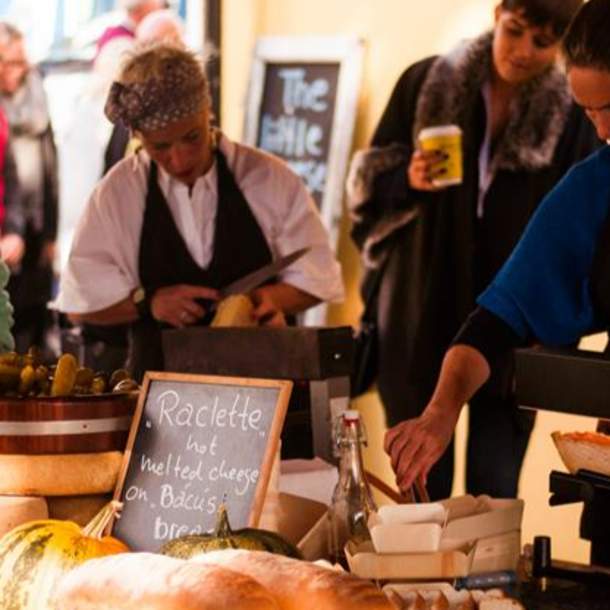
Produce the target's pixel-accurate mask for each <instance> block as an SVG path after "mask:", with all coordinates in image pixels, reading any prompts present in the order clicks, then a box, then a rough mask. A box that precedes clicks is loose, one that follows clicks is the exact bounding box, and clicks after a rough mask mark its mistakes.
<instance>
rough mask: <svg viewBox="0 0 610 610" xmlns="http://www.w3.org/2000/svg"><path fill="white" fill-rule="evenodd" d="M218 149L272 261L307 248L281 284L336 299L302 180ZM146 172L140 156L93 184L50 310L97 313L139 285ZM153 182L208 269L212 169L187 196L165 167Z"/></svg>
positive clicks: (329, 255)
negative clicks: (259, 231) (269, 252)
mask: <svg viewBox="0 0 610 610" xmlns="http://www.w3.org/2000/svg"><path fill="white" fill-rule="evenodd" d="M219 146H220V149H221V151H222V152H223V153H224V155H225V157H226V159H227V165H228V167H229V169H230V171H231V172H232V173H233V176H234V178H235V181H236V183H237V184H238V186H239V188H240V189H241V191H242V193H243V195H244V197H245V198H246V201H247V202H248V204H249V205H250V208H251V210H252V213H253V214H254V217H255V218H256V220H257V221H258V224H259V225H260V228H261V230H262V232H263V235H264V236H265V238H266V240H267V243H268V245H269V248H270V250H271V253H272V255H273V257H274V258H278V257H281V256H285V255H286V254H289V253H290V252H293V251H294V250H298V249H300V248H303V247H310V248H311V249H310V251H309V252H308V253H307V254H306V255H305V256H303V257H302V258H300V259H299V260H298V261H296V262H295V263H293V264H292V265H291V266H290V267H288V268H287V269H286V270H284V271H283V272H282V273H281V274H280V279H281V281H283V282H286V283H288V284H291V285H293V286H295V287H296V288H300V289H301V290H303V291H305V292H307V293H309V294H312V295H313V296H315V297H317V298H319V299H321V300H322V301H339V300H341V299H342V298H343V296H344V289H343V281H342V277H341V268H340V266H339V263H338V262H337V259H336V257H335V255H334V253H333V251H332V249H331V247H330V244H329V239H328V234H327V232H326V230H325V228H324V226H323V225H322V221H321V219H320V216H319V214H318V211H317V209H316V206H315V203H314V201H313V199H312V198H311V196H310V195H309V193H308V192H307V190H306V188H305V186H304V184H303V183H302V181H301V179H300V178H299V177H298V176H297V175H296V174H294V173H293V172H292V171H291V170H290V169H289V168H288V166H287V165H286V164H285V163H284V162H283V161H281V160H279V159H277V158H276V157H273V156H271V155H268V154H266V153H264V152H262V151H260V150H257V149H253V148H250V147H247V146H242V145H240V144H236V143H234V142H231V141H230V140H229V139H228V138H226V137H225V136H221V137H220V141H219ZM149 167H150V158H149V157H148V155H147V154H146V153H145V152H144V151H140V152H139V153H138V154H135V155H132V156H131V157H129V158H127V159H125V160H123V161H121V162H120V163H118V164H117V165H116V166H115V167H114V168H113V169H112V170H111V171H110V172H109V174H108V175H107V176H106V177H104V179H102V180H101V182H100V183H99V184H98V185H97V187H96V188H95V190H94V192H93V194H92V196H91V199H90V201H89V204H88V206H87V208H86V209H85V211H84V213H83V215H82V217H81V219H80V222H79V224H78V227H77V229H76V233H75V236H74V240H73V243H72V249H71V251H70V256H69V258H68V262H67V265H66V268H65V269H64V270H63V271H62V273H61V277H60V290H59V295H58V296H57V299H56V300H55V302H54V304H53V306H54V307H55V308H57V309H59V310H60V311H64V312H67V313H90V312H94V311H99V310H101V309H105V308H107V307H109V306H111V305H114V304H115V303H118V302H119V301H122V300H123V299H125V298H127V296H128V295H129V294H130V293H131V292H132V291H133V290H134V289H135V288H137V287H138V286H139V285H140V280H139V274H138V256H139V249H140V235H141V232H142V223H143V216H144V207H145V201H146V194H147V181H148V172H149ZM158 180H159V186H160V188H161V191H162V192H163V195H164V196H165V198H166V200H167V203H168V205H169V208H170V210H171V213H172V216H173V217H174V221H175V223H176V226H177V227H178V230H179V231H180V233H181V235H182V236H183V238H184V241H185V243H186V244H187V247H188V249H189V251H190V253H191V255H192V257H193V259H194V260H195V261H196V262H197V264H199V265H200V266H201V267H202V268H206V267H207V266H208V265H209V264H210V261H211V259H212V254H213V251H214V228H215V219H216V211H217V208H218V191H217V184H218V182H217V171H216V164H214V165H213V167H212V168H211V169H210V170H209V171H208V172H207V173H206V174H205V175H204V176H201V177H200V178H198V179H197V181H196V182H195V184H194V185H193V187H192V189H191V190H190V192H189V188H188V187H187V186H186V185H184V184H183V183H181V182H179V181H178V180H176V179H175V178H172V177H171V176H170V175H169V174H167V173H166V172H164V171H163V169H162V168H159V178H158ZM239 247H240V244H235V248H236V249H238V248H239ZM168 255H169V256H171V253H168Z"/></svg>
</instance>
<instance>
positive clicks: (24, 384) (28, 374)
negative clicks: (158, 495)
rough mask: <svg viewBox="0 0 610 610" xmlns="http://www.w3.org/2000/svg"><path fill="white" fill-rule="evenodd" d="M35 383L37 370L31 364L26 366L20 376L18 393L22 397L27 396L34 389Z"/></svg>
mask: <svg viewBox="0 0 610 610" xmlns="http://www.w3.org/2000/svg"><path fill="white" fill-rule="evenodd" d="M35 383H36V370H35V369H34V367H33V366H32V365H31V364H26V365H25V366H24V367H23V368H22V369H21V374H20V375H19V389H18V390H17V392H18V393H19V395H20V396H27V395H28V394H29V393H30V392H31V391H32V389H33V388H34V384H35Z"/></svg>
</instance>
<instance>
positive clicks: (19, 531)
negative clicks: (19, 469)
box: [0, 502, 129, 610]
mask: <svg viewBox="0 0 610 610" xmlns="http://www.w3.org/2000/svg"><path fill="white" fill-rule="evenodd" d="M120 506H121V504H120V503H119V502H110V503H109V504H107V505H106V506H105V507H104V508H103V509H102V510H101V511H100V512H99V513H98V514H97V515H96V516H95V517H94V518H93V519H92V520H91V522H90V523H89V524H88V525H87V526H85V527H84V528H81V527H80V526H79V525H77V524H76V523H73V522H72V521H59V520H55V519H45V520H40V521H30V522H28V523H24V524H22V525H19V526H18V527H16V528H15V529H13V530H11V531H10V532H8V533H6V534H5V535H4V536H3V537H2V539H0V608H2V609H3V610H4V609H6V610H8V609H10V610H51V609H52V608H54V607H53V605H52V604H51V601H50V600H51V595H52V594H53V590H54V588H55V586H56V585H57V583H58V581H59V580H60V578H61V577H62V576H63V575H64V574H65V573H66V572H68V571H70V570H71V569H72V568H74V567H76V566H78V565H80V564H82V563H85V561H87V560H89V559H93V558H94V557H103V556H105V555H114V554H116V553H124V552H127V551H129V549H128V548H127V547H126V546H125V545H124V544H123V543H122V542H120V541H119V540H117V539H116V538H112V537H110V536H105V537H102V533H103V531H104V529H105V528H106V526H107V525H108V523H109V521H110V519H111V518H112V517H114V516H115V515H116V514H117V512H118V510H119V508H120Z"/></svg>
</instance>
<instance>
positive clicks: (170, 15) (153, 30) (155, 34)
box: [136, 9, 184, 44]
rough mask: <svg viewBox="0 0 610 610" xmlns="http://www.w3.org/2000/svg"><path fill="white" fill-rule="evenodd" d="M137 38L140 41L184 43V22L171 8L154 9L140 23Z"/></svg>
mask: <svg viewBox="0 0 610 610" xmlns="http://www.w3.org/2000/svg"><path fill="white" fill-rule="evenodd" d="M136 40H137V41H138V42H139V43H145V42H171V43H173V44H181V43H184V23H183V22H182V20H181V19H180V17H179V16H178V15H176V13H175V12H174V11H172V10H171V9H161V10H158V11H152V12H151V13H148V15H146V17H144V19H142V21H140V23H139V24H138V27H137V28H136Z"/></svg>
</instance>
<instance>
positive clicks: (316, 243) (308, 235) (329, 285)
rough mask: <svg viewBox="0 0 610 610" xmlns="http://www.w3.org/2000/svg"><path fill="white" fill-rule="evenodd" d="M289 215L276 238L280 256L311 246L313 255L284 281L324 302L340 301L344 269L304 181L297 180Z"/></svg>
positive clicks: (301, 261)
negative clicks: (303, 183)
mask: <svg viewBox="0 0 610 610" xmlns="http://www.w3.org/2000/svg"><path fill="white" fill-rule="evenodd" d="M291 186H292V191H293V192H292V193H290V192H289V193H288V194H287V196H288V198H289V200H290V201H291V203H290V205H289V207H288V210H287V214H286V216H285V217H284V219H283V222H282V226H281V227H280V228H279V233H278V235H277V238H276V246H277V254H278V255H280V256H285V255H286V254H289V253H290V252H293V251H294V250H298V249H300V248H304V247H308V248H309V252H307V254H305V255H304V256H303V257H302V258H300V259H299V260H297V261H296V262H295V263H294V264H292V265H291V266H290V267H288V268H287V269H286V270H285V271H284V272H283V273H282V274H281V276H280V277H281V279H282V281H284V282H286V283H288V284H291V285H292V286H295V287H297V288H299V289H301V290H303V291H305V292H307V293H309V294H311V295H313V296H315V297H317V298H319V299H320V300H321V301H331V302H338V301H341V300H343V298H344V289H343V279H342V276H341V266H340V265H339V262H338V261H337V259H336V257H335V254H334V252H333V250H332V248H331V245H330V240H329V236H328V232H327V231H326V229H325V227H324V225H323V224H322V220H321V218H320V215H319V214H318V211H317V208H316V206H315V203H314V201H313V199H312V198H311V196H310V195H309V193H308V192H307V190H306V189H305V187H304V186H303V185H302V184H301V182H300V180H297V179H295V180H294V182H293V185H291Z"/></svg>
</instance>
